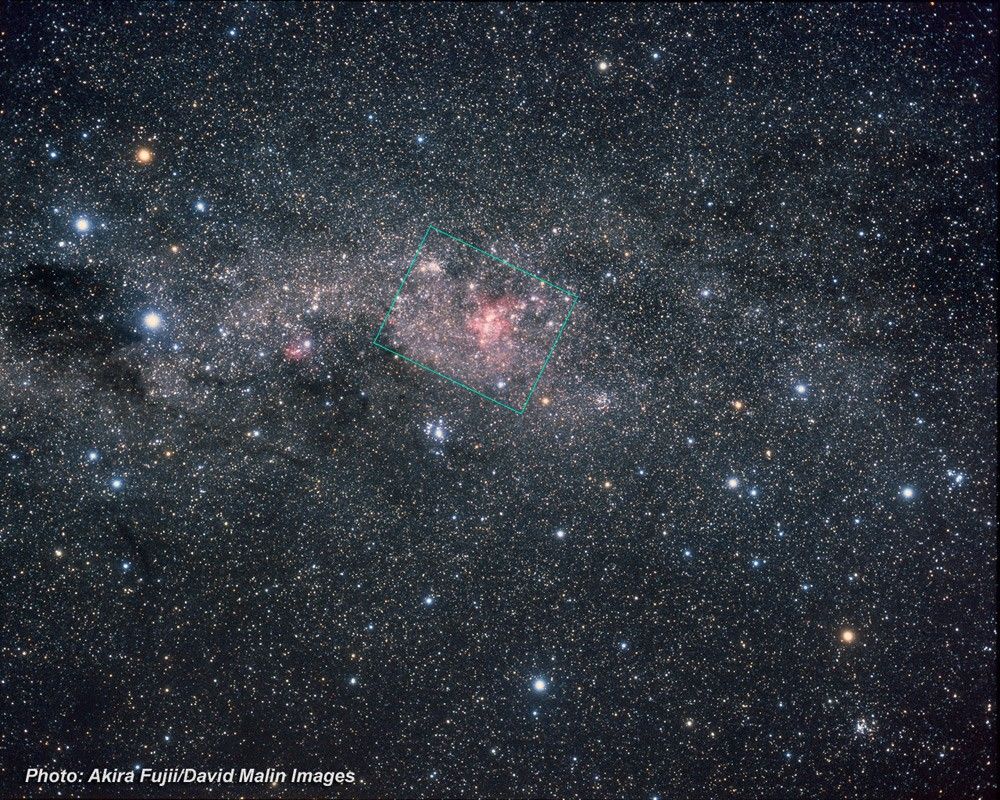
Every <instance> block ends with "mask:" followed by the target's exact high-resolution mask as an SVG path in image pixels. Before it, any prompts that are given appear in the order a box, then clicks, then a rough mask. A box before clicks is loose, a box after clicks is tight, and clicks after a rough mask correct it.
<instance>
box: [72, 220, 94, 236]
mask: <svg viewBox="0 0 1000 800" xmlns="http://www.w3.org/2000/svg"><path fill="white" fill-rule="evenodd" d="M73 227H74V228H76V232H77V233H88V232H89V231H90V227H91V223H90V220H89V219H87V218H86V217H77V218H76V219H75V220H73Z"/></svg>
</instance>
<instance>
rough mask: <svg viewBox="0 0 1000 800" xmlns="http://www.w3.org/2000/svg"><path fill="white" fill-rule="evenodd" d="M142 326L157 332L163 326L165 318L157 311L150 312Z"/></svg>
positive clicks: (144, 318) (144, 316) (145, 316)
mask: <svg viewBox="0 0 1000 800" xmlns="http://www.w3.org/2000/svg"><path fill="white" fill-rule="evenodd" d="M142 326H143V327H144V328H145V329H146V330H150V331H157V330H159V329H160V328H161V327H162V326H163V317H161V316H160V315H159V314H158V313H156V312H155V311H148V312H147V313H146V314H144V315H143V317H142Z"/></svg>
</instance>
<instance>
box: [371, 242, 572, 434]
mask: <svg viewBox="0 0 1000 800" xmlns="http://www.w3.org/2000/svg"><path fill="white" fill-rule="evenodd" d="M431 231H437V232H438V233H440V234H441V235H442V236H447V237H448V238H449V239H453V240H454V241H456V242H458V243H459V244H462V245H465V246H466V247H469V248H471V249H473V250H475V251H476V252H477V253H482V254H483V255H484V256H487V257H488V258H492V259H493V260H494V261H499V262H500V263H501V264H505V265H506V266H508V267H510V268H511V269H514V270H517V271H518V272H520V273H522V274H524V275H527V276H528V277H529V278H534V279H535V280H537V281H540V282H541V283H544V284H545V285H546V286H551V287H552V288H553V289H555V290H557V291H559V292H562V293H563V294H564V295H567V296H568V297H572V298H573V302H572V303H571V304H570V307H569V311H567V312H566V318H565V319H564V320H563V323H562V325H561V326H560V327H559V332H558V333H557V334H556V338H555V340H554V341H553V342H552V347H550V348H549V352H548V353H547V354H546V356H545V360H544V361H543V362H542V368H541V369H540V370H539V371H538V375H537V376H536V377H535V382H534V383H533V384H531V389H530V390H529V391H528V396H527V398H526V399H525V401H524V405H522V406H521V408H519V409H518V408H514V406H509V405H507V404H506V403H504V402H503V401H501V400H497V399H496V398H495V397H490V396H489V395H488V394H483V393H482V392H480V391H479V390H478V389H473V388H472V387H471V386H469V385H468V384H467V383H463V382H462V381H460V380H458V378H453V377H452V376H451V375H445V374H444V373H443V372H438V371H437V370H436V369H432V368H431V367H428V366H427V365H426V364H421V363H420V362H419V361H416V360H415V359H412V358H410V357H409V356H405V355H403V354H402V353H400V352H399V351H398V350H393V349H392V348H391V347H386V346H385V345H384V344H382V343H381V342H379V340H378V337H379V336H381V335H382V331H383V330H385V326H386V324H387V323H388V322H389V317H390V315H391V314H392V310H393V309H394V308H395V307H396V302H397V301H398V300H399V296H400V295H401V294H402V293H403V287H404V286H405V285H406V282H407V281H408V280H409V278H410V273H412V272H413V268H414V267H415V266H416V264H417V258H418V257H419V256H420V251H421V250H423V249H424V244H426V243H427V237H428V236H430V233H431ZM579 300H580V298H579V296H578V295H576V294H574V293H573V292H571V291H570V290H569V289H564V288H563V287H562V286H557V285H556V284H554V283H552V282H551V281H547V280H545V278H543V277H542V276H541V275H536V274H535V273H533V272H528V270H526V269H521V268H520V267H518V266H516V265H515V264H511V263H510V262H509V261H507V260H505V259H503V258H500V257H498V256H495V255H493V254H492V253H487V252H486V251H485V250H483V249H482V248H480V247H476V246H475V245H474V244H470V243H469V242H467V241H465V240H464V239H459V238H458V237H457V236H453V235H452V234H450V233H448V232H447V231H443V230H441V229H440V228H438V227H437V226H435V225H428V226H427V230H426V231H424V235H423V238H422V239H421V240H420V244H419V245H417V250H416V252H415V253H414V254H413V258H412V259H411V260H410V266H409V267H407V269H406V273H405V274H404V275H403V280H401V281H400V282H399V288H398V289H397V290H396V294H395V295H394V296H393V298H392V302H391V303H389V310H388V311H386V312H385V317H384V318H383V319H382V324H381V325H379V326H378V330H377V331H376V332H375V338H374V339H372V344H373V345H375V346H376V347H378V348H380V349H382V350H385V351H386V352H387V353H392V354H393V355H395V356H399V357H400V358H402V359H403V360H404V361H408V362H410V363H411V364H413V365H414V366H417V367H420V369H422V370H426V371H427V372H430V373H431V374H432V375H437V376H438V377H439V378H444V379H445V380H446V381H450V382H451V383H454V384H455V385H456V386H461V387H462V388H463V389H466V390H467V391H470V392H472V393H473V394H474V395H477V396H479V397H481V398H483V399H484V400H489V401H490V402H491V403H494V404H495V405H498V406H500V407H501V408H506V409H507V410H509V411H513V412H514V413H515V414H521V415H523V414H524V412H525V411H526V410H527V408H528V403H530V402H531V398H532V397H533V396H534V394H535V389H537V388H538V384H539V382H540V381H541V380H542V375H543V373H544V372H545V369H546V367H548V365H549V360H550V359H551V358H552V354H553V353H555V351H556V346H557V345H558V344H559V340H560V339H561V338H562V335H563V331H565V330H566V326H567V325H569V318H570V316H571V315H572V314H573V309H574V308H576V304H577V303H578V302H579Z"/></svg>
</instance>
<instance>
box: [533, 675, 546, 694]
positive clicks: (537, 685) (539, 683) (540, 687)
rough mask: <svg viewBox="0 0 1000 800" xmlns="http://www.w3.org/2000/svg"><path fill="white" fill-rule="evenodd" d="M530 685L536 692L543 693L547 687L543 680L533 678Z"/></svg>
mask: <svg viewBox="0 0 1000 800" xmlns="http://www.w3.org/2000/svg"><path fill="white" fill-rule="evenodd" d="M531 685H532V687H533V688H534V690H535V691H536V692H544V691H545V689H546V688H547V687H548V684H547V683H546V682H545V679H544V678H535V681H534V683H532V684H531Z"/></svg>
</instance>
